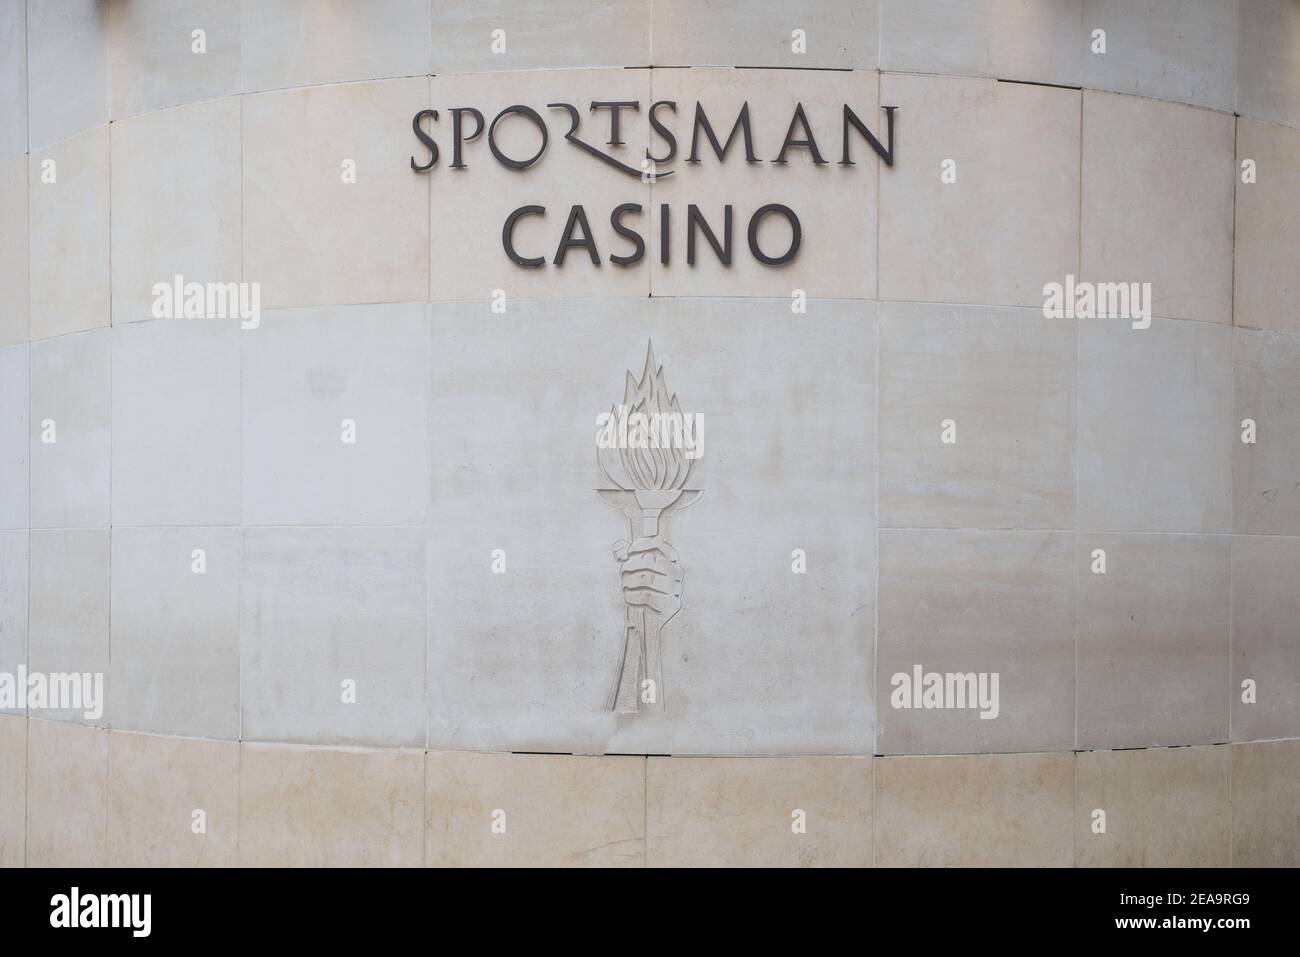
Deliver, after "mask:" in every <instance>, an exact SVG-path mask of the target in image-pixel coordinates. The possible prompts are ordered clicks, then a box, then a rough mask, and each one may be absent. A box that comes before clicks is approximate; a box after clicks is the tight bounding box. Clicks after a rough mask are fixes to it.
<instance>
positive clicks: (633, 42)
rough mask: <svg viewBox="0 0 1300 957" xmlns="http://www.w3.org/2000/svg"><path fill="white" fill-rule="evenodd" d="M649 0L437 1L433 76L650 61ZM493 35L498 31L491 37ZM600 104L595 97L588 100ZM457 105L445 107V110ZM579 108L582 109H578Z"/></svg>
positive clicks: (434, 7)
mask: <svg viewBox="0 0 1300 957" xmlns="http://www.w3.org/2000/svg"><path fill="white" fill-rule="evenodd" d="M653 5H654V4H652V2H651V0H619V2H618V3H617V4H612V3H609V2H608V0H548V2H546V3H533V4H525V3H518V2H517V0H439V2H438V3H435V4H433V5H432V14H433V25H432V44H433V65H432V67H431V69H432V70H433V72H434V73H435V74H436V75H438V76H445V75H447V74H449V73H494V72H500V71H506V70H555V69H563V68H566V67H617V68H620V69H621V68H623V67H625V66H631V67H636V66H646V65H647V64H649V63H650V9H651V7H652V6H653ZM498 31H500V33H498ZM594 98H595V99H599V98H600V97H594ZM453 105H462V104H448V106H453ZM584 109H585V107H584Z"/></svg>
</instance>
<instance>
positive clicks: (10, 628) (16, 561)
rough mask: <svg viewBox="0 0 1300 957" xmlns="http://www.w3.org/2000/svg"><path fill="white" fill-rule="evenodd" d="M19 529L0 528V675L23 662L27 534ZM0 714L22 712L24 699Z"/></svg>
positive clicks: (24, 658)
mask: <svg viewBox="0 0 1300 957" xmlns="http://www.w3.org/2000/svg"><path fill="white" fill-rule="evenodd" d="M28 534H29V533H28V532H27V530H26V529H23V528H15V529H5V530H0V674H3V673H8V674H11V675H16V674H17V673H18V668H19V667H20V666H22V665H25V664H27V632H28V629H27V593H28V587H27V586H28V582H27V561H28V557H27V537H28ZM14 705H15V707H12V708H10V707H4V708H0V714H18V715H22V714H25V713H26V710H27V709H26V702H25V701H18V700H15V701H14Z"/></svg>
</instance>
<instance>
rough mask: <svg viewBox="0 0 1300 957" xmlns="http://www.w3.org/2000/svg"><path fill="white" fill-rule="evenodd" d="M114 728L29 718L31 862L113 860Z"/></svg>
mask: <svg viewBox="0 0 1300 957" xmlns="http://www.w3.org/2000/svg"><path fill="white" fill-rule="evenodd" d="M107 827H108V732H107V731H103V730H101V729H99V728H82V727H78V726H77V725H74V724H66V723H63V722H58V721H42V720H37V719H35V718H33V719H31V720H30V721H28V723H27V866H28V867H104V866H106V865H107V863H108V860H107V853H106V847H107Z"/></svg>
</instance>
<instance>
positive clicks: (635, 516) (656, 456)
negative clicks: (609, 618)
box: [596, 343, 703, 714]
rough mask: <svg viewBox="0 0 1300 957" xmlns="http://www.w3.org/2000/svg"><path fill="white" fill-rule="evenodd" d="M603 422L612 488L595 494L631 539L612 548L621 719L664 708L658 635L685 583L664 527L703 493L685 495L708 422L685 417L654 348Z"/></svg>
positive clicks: (601, 441) (600, 457)
mask: <svg viewBox="0 0 1300 957" xmlns="http://www.w3.org/2000/svg"><path fill="white" fill-rule="evenodd" d="M601 419H602V420H603V421H604V425H603V427H602V429H601V431H600V432H598V433H597V437H596V458H597V461H598V462H599V464H600V469H601V471H602V472H603V473H604V475H605V478H606V479H608V480H609V482H610V484H611V485H613V486H614V487H613V488H606V489H599V490H598V493H599V495H600V496H601V498H603V499H604V500H605V501H606V502H607V503H608V504H609V505H611V506H612V507H614V508H615V509H618V510H619V511H621V512H622V513H623V514H624V515H625V516H626V517H627V520H628V525H629V537H628V540H627V541H618V542H616V543H615V544H614V557H615V558H617V559H618V561H619V563H620V566H621V570H620V572H621V579H622V586H623V600H624V603H625V609H624V619H623V648H622V654H621V656H620V659H619V663H618V673H617V677H616V680H615V682H614V688H613V691H612V692H611V693H610V697H609V707H610V709H611V710H613V711H616V712H619V713H621V714H636V713H638V712H647V711H658V710H661V709H662V707H663V670H662V662H661V657H660V642H659V639H660V633H661V632H662V630H663V627H664V625H666V624H668V622H669V620H670V619H671V618H672V617H673V616H674V615H676V614H677V612H678V611H680V610H681V606H682V580H683V577H684V572H683V570H682V567H681V565H680V564H678V561H677V551H676V549H674V548H673V546H672V545H670V544H669V543H668V540H667V537H666V520H667V519H668V517H669V516H670V515H671V514H672V513H675V512H677V511H680V510H681V509H683V508H686V507H687V506H688V505H692V504H694V503H695V501H696V500H697V499H699V497H700V496H701V495H702V494H703V492H701V491H698V490H693V489H688V488H686V483H687V482H688V481H689V480H690V476H691V468H692V466H693V465H694V463H695V460H696V459H697V458H698V457H699V454H700V452H701V451H702V438H703V436H702V430H703V422H702V421H701V419H702V417H699V416H692V415H690V414H686V413H683V412H682V409H681V405H680V404H679V403H678V401H677V397H676V396H675V395H671V394H670V393H669V392H668V386H667V385H666V384H665V382H664V370H663V367H662V366H660V365H658V364H657V363H656V362H655V355H654V343H649V344H648V345H647V347H646V358H645V368H644V369H643V370H642V372H641V378H640V379H639V380H638V379H635V378H633V376H632V373H631V372H628V374H627V379H626V383H625V385H624V391H623V403H622V404H621V405H620V406H617V407H615V408H613V409H611V411H610V414H609V416H608V417H606V416H601ZM692 453H694V454H692Z"/></svg>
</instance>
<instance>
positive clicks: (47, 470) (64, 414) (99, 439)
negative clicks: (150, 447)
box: [28, 329, 112, 528]
mask: <svg viewBox="0 0 1300 957" xmlns="http://www.w3.org/2000/svg"><path fill="white" fill-rule="evenodd" d="M111 349H112V333H111V332H110V331H109V330H107V329H99V330H96V331H94V332H85V333H80V334H78V335H73V336H60V337H58V338H56V339H50V340H46V341H44V342H38V343H33V344H32V347H31V350H32V351H31V389H32V397H31V410H32V411H31V419H30V427H29V429H28V431H29V433H30V440H31V444H30V449H31V457H30V460H29V461H30V462H31V524H32V527H33V528H78V527H91V526H94V527H99V526H106V525H108V523H109V482H110V478H109V476H110V469H111V462H110V455H111V453H110V441H109V440H110V432H111V428H112V401H111V398H110V396H111V388H112V384H111V383H112V356H111ZM47 421H48V422H50V423H51V425H52V429H53V431H52V432H50V433H48V437H50V438H52V439H53V440H54V441H50V442H46V441H43V439H44V438H46V437H47V432H46V428H45V425H46V423H47Z"/></svg>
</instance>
